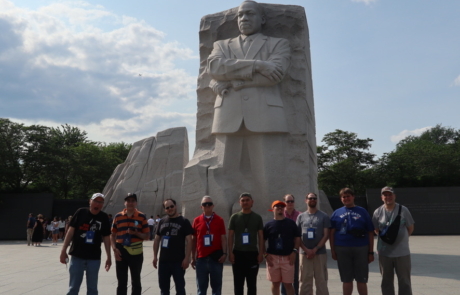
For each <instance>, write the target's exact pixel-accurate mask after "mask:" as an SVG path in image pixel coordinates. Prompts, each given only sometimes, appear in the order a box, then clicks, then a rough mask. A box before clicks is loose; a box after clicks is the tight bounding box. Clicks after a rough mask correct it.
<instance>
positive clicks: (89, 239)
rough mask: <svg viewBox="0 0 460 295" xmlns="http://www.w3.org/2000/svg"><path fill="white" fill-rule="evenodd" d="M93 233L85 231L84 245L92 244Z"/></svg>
mask: <svg viewBox="0 0 460 295" xmlns="http://www.w3.org/2000/svg"><path fill="white" fill-rule="evenodd" d="M94 233H95V232H94V231H91V230H89V231H87V232H86V239H85V243H86V244H94Z"/></svg>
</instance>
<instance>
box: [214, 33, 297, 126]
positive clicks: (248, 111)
mask: <svg viewBox="0 0 460 295" xmlns="http://www.w3.org/2000/svg"><path fill="white" fill-rule="evenodd" d="M240 40H241V39H240V37H236V38H232V39H227V40H220V41H216V42H214V48H213V51H212V52H211V54H210V56H209V57H208V60H207V73H208V74H209V75H210V76H211V77H212V78H213V80H212V81H211V85H210V86H212V84H213V83H216V81H227V82H230V83H231V85H232V87H231V88H230V89H229V90H228V92H227V93H226V94H225V95H222V94H219V95H217V97H216V102H215V104H214V120H213V124H212V133H213V134H219V133H220V134H225V133H235V132H236V131H238V130H239V128H240V127H241V124H242V122H243V121H244V124H245V126H246V128H247V129H248V130H250V131H253V132H261V133H271V132H288V127H287V123H286V117H285V114H284V109H283V102H282V99H281V91H280V85H279V83H277V82H272V81H270V80H269V79H268V78H266V77H265V76H263V75H261V74H259V73H255V72H254V63H255V60H263V61H270V62H273V63H275V64H276V65H278V66H280V67H281V68H282V69H283V75H285V74H286V71H287V70H288V68H289V64H290V55H291V50H290V47H289V41H288V40H286V39H282V38H273V37H268V36H265V35H263V34H258V35H257V37H256V38H255V39H254V40H253V42H252V44H251V47H250V48H249V49H248V51H247V53H246V56H245V55H244V53H243V50H242V47H241V41H240ZM283 77H284V76H283Z"/></svg>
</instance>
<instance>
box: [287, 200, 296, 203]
mask: <svg viewBox="0 0 460 295" xmlns="http://www.w3.org/2000/svg"><path fill="white" fill-rule="evenodd" d="M286 203H294V200H289V201H286Z"/></svg>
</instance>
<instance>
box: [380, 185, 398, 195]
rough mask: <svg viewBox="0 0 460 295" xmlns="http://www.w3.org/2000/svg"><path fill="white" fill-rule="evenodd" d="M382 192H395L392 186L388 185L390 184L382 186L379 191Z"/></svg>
mask: <svg viewBox="0 0 460 295" xmlns="http://www.w3.org/2000/svg"><path fill="white" fill-rule="evenodd" d="M384 192H390V193H392V194H394V193H395V192H394V190H393V188H392V187H390V186H386V187H384V188H382V191H381V192H380V193H381V194H383V193H384Z"/></svg>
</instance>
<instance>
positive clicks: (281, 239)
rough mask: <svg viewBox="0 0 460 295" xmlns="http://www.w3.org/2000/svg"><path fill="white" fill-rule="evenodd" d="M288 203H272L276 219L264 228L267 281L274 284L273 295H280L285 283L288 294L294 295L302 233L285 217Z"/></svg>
mask: <svg viewBox="0 0 460 295" xmlns="http://www.w3.org/2000/svg"><path fill="white" fill-rule="evenodd" d="M285 207H286V203H284V202H282V201H274V202H273V203H272V209H271V210H270V211H273V215H274V219H273V220H271V221H269V222H267V224H265V226H264V240H266V241H268V248H267V253H266V254H265V260H266V261H267V279H268V280H269V281H271V282H272V293H273V294H279V290H280V284H281V283H283V285H284V287H285V289H286V294H288V295H294V294H295V290H294V286H293V285H292V283H293V282H294V273H295V272H294V267H295V260H296V254H297V253H298V251H299V246H300V231H299V229H298V228H297V225H296V223H295V222H294V221H292V220H291V219H289V218H286V217H285V216H284V208H285Z"/></svg>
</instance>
